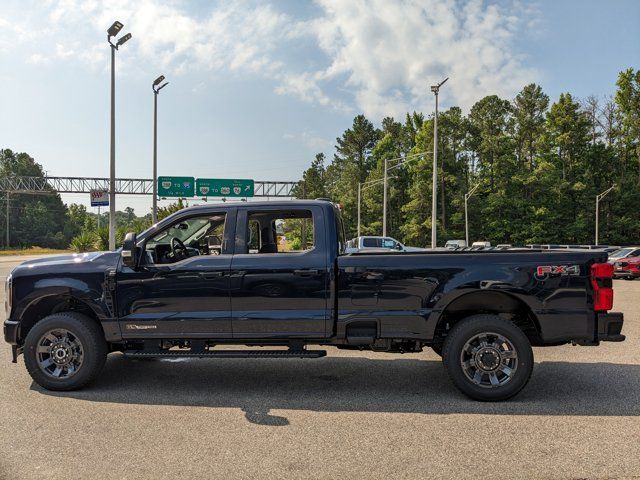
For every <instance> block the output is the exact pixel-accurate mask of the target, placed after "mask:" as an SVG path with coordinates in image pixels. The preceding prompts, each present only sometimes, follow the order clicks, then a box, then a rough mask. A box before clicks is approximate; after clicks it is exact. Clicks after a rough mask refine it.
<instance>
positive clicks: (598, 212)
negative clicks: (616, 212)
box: [595, 183, 616, 245]
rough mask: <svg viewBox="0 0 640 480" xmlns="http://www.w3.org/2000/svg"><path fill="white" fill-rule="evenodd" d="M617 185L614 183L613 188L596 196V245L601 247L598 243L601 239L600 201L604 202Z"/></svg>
mask: <svg viewBox="0 0 640 480" xmlns="http://www.w3.org/2000/svg"><path fill="white" fill-rule="evenodd" d="M615 186H616V184H615V183H614V184H613V185H611V187H609V188H607V189H606V190H605V191H604V192H602V193H599V194H598V195H596V243H595V244H596V245H599V243H598V237H599V231H598V229H599V223H600V200H602V199H603V198H604V197H606V196H607V194H608V193H609V192H610V191H611V190H613V189H614V188H615Z"/></svg>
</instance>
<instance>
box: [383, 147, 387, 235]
mask: <svg viewBox="0 0 640 480" xmlns="http://www.w3.org/2000/svg"><path fill="white" fill-rule="evenodd" d="M383 188H384V193H383V194H382V236H383V237H386V236H387V159H386V158H385V159H384V187H383Z"/></svg>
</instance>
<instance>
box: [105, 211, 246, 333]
mask: <svg viewBox="0 0 640 480" xmlns="http://www.w3.org/2000/svg"><path fill="white" fill-rule="evenodd" d="M234 223H235V211H227V213H224V212H220V213H216V212H207V213H199V214H195V215H193V214H192V215H190V216H188V217H180V218H177V219H176V220H175V221H174V222H172V223H170V224H169V225H167V226H165V227H164V228H162V229H161V230H159V231H158V232H157V233H154V234H153V236H152V237H150V238H149V239H147V240H145V241H144V242H143V244H142V245H141V246H142V248H143V258H142V263H141V265H140V266H139V268H138V269H136V270H135V271H134V270H132V269H130V268H128V267H126V266H124V265H123V266H122V267H121V268H120V270H119V271H118V273H117V276H116V280H117V286H116V289H117V290H116V299H117V303H118V313H119V315H118V316H119V319H120V329H121V331H122V336H123V337H124V338H142V337H145V338H149V337H162V338H181V337H194V336H195V337H202V338H230V337H231V333H232V332H231V300H230V297H229V270H230V266H231V251H232V250H231V247H232V241H229V238H227V237H231V238H232V235H233V233H232V232H233V227H234V225H233V224H234ZM223 239H224V240H223ZM212 244H218V245H219V248H213V249H212V248H211V245H212Z"/></svg>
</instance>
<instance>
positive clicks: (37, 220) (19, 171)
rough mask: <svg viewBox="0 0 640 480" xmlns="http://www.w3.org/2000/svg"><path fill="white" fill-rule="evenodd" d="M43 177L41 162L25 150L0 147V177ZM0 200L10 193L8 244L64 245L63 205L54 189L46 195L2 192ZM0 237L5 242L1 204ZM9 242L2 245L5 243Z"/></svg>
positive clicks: (64, 216) (26, 245) (4, 225)
mask: <svg viewBox="0 0 640 480" xmlns="http://www.w3.org/2000/svg"><path fill="white" fill-rule="evenodd" d="M5 176H7V177H8V176H29V177H40V178H42V177H44V171H43V169H42V166H41V165H40V164H38V163H36V161H35V160H34V159H33V158H32V157H30V156H29V155H28V154H26V153H15V152H13V151H12V150H9V149H4V150H0V177H5ZM0 195H1V200H0V204H1V205H3V207H4V206H5V205H6V201H7V195H8V196H9V233H10V238H9V246H20V247H31V246H40V247H53V248H64V247H66V245H67V243H68V241H69V238H65V233H64V229H65V228H64V227H65V221H66V207H65V205H64V204H63V203H62V200H61V199H60V195H58V194H57V193H55V192H54V191H53V190H51V191H50V192H49V194H47V195H28V194H21V193H9V194H7V193H6V192H2V193H1V194H0ZM1 210H2V222H1V224H0V238H1V240H0V241H2V242H6V241H5V238H6V213H5V212H6V208H2V209H1ZM6 246H8V245H5V247H6Z"/></svg>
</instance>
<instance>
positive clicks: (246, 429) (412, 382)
mask: <svg viewBox="0 0 640 480" xmlns="http://www.w3.org/2000/svg"><path fill="white" fill-rule="evenodd" d="M18 263H19V259H16V258H7V257H4V258H3V257H0V281H2V282H3V283H4V279H5V277H6V275H7V274H8V272H9V271H10V269H11V268H13V266H15V265H17V264H18ZM614 288H615V309H616V310H618V311H622V312H624V314H625V328H624V330H623V333H625V334H626V335H627V341H626V342H624V343H619V344H614V343H609V344H606V343H605V344H602V345H601V346H600V347H597V348H593V347H571V346H562V347H553V348H545V349H542V348H537V349H535V355H536V366H535V369H534V373H533V377H532V379H531V382H530V383H529V385H528V386H527V387H526V389H525V390H524V391H523V392H522V393H521V394H520V395H519V396H517V397H516V398H515V399H513V400H511V401H509V402H505V403H494V404H486V403H478V402H473V401H471V400H468V399H467V398H465V397H463V396H462V395H461V394H459V393H458V391H457V390H455V388H454V387H453V386H452V384H451V383H450V382H449V380H448V379H447V377H446V374H445V372H444V369H443V367H442V364H441V363H440V361H439V358H438V357H437V356H436V355H435V354H434V353H432V352H431V351H425V352H423V353H420V354H407V355H399V354H398V355H395V354H393V355H391V354H383V353H366V352H362V353H357V352H353V353H352V352H345V351H340V350H335V349H329V353H328V356H327V357H326V358H324V359H317V360H311V359H307V360H300V359H260V360H253V359H216V360H198V359H193V360H182V361H176V360H177V359H172V360H171V361H167V360H162V361H141V360H131V359H125V358H124V357H123V356H121V355H119V354H114V355H110V357H109V359H108V360H107V365H106V367H105V370H104V372H103V374H102V376H101V377H100V379H99V380H98V381H97V382H96V383H95V384H94V385H92V386H91V387H89V388H87V389H85V390H82V391H78V392H68V393H60V392H48V391H46V390H43V389H41V388H40V387H39V386H37V385H36V384H34V383H33V382H32V381H31V378H30V377H29V375H28V374H27V371H26V369H25V368H24V362H23V360H22V358H20V360H19V363H18V364H17V365H14V364H12V363H11V358H10V353H11V351H10V348H9V346H8V345H7V344H5V343H2V344H1V346H0V478H2V479H5V478H6V479H27V478H65V479H75V478H92V479H94V478H95V479H97V478H114V479H129V478H131V479H137V478H177V477H181V478H225V479H226V478H261V479H264V478H474V479H477V478H479V476H480V477H489V478H497V477H499V478H505V479H512V478H572V479H578V478H598V479H613V478H616V479H617V478H640V352H639V348H638V347H639V345H638V343H639V339H640V326H639V325H640V307H639V305H640V280H637V281H634V282H629V281H623V280H616V281H614ZM3 296H4V290H3V289H2V290H0V304H2V302H4V297H3Z"/></svg>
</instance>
